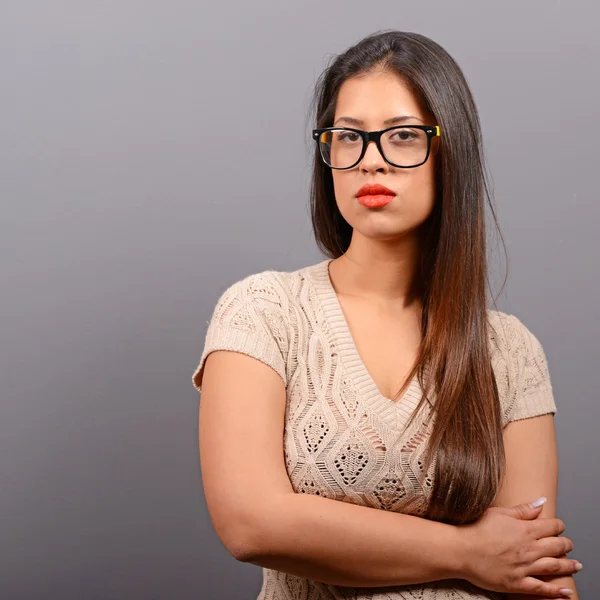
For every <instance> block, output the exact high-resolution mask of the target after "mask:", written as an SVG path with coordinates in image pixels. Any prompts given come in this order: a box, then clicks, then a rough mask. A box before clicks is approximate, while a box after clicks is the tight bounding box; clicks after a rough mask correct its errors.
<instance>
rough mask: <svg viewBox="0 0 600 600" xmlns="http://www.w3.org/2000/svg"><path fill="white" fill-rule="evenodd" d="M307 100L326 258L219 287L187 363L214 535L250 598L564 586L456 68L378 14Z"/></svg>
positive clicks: (531, 391)
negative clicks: (191, 369)
mask: <svg viewBox="0 0 600 600" xmlns="http://www.w3.org/2000/svg"><path fill="white" fill-rule="evenodd" d="M315 103H316V129H315V130H314V131H313V137H314V140H315V142H316V143H315V163H314V177H313V181H312V190H311V197H312V198H311V199H312V220H313V226H314V232H315V236H316V240H317V243H318V245H319V247H320V248H321V249H322V250H323V251H324V253H325V254H326V255H327V256H328V258H327V259H326V260H323V261H321V262H319V263H317V264H314V265H310V266H308V267H304V268H302V269H299V270H297V271H293V272H283V271H272V270H269V271H263V272H261V273H256V274H252V275H249V276H247V277H245V278H244V279H242V280H240V281H238V282H236V283H234V284H233V285H231V286H230V287H229V288H228V289H227V290H226V291H225V292H224V293H223V294H222V295H221V297H220V299H219V301H218V302H217V306H216V308H215V310H214V313H213V317H212V320H211V322H210V325H209V328H208V332H207V335H206V341H205V346H204V350H203V353H202V356H201V359H200V364H199V365H198V367H197V369H196V371H195V373H194V376H193V382H194V386H195V387H196V389H198V390H202V397H201V405H200V419H199V429H200V432H199V434H200V455H201V465H202V474H203V483H204V491H205V495H206V500H207V504H208V508H209V512H210V516H211V519H212V521H213V523H214V526H215V529H216V531H217V534H218V535H219V537H220V539H221V540H222V542H223V543H224V544H225V546H226V547H227V549H228V550H229V551H230V552H231V554H232V555H233V556H235V557H236V558H237V559H239V560H242V561H247V562H251V563H254V564H256V565H260V566H262V567H263V586H262V590H261V592H260V596H259V598H260V600H284V599H285V600H291V599H295V598H303V599H304V598H306V599H310V600H321V599H323V600H324V599H333V598H353V599H359V598H361V599H362V598H379V599H382V598H386V599H388V598H389V599H400V598H420V599H423V600H427V599H433V598H436V599H450V598H453V599H456V598H461V599H462V598H512V599H516V598H521V599H523V598H540V597H543V598H557V597H571V598H576V597H577V596H576V594H575V585H574V581H573V577H572V576H573V574H574V573H575V572H576V571H577V570H578V569H579V568H580V566H578V563H577V561H574V560H570V559H568V558H567V557H566V554H565V553H566V552H569V551H570V550H571V549H572V547H573V545H572V542H571V540H570V539H569V538H567V537H562V536H560V535H559V534H560V533H562V532H563V530H564V523H563V522H562V521H561V520H560V519H556V518H555V511H556V469H557V466H556V440H555V433H554V424H553V415H554V414H555V412H556V406H555V403H554V399H553V394H552V387H551V383H550V378H549V372H548V365H547V362H546V357H545V354H544V351H543V349H542V347H541V345H540V343H539V341H538V340H537V338H536V337H535V336H534V335H533V333H531V332H530V331H529V330H528V329H527V328H526V327H525V325H524V324H523V323H522V322H521V321H520V320H519V319H518V318H517V317H516V316H514V315H508V314H506V313H503V312H500V311H498V310H492V309H490V308H488V305H487V298H486V287H485V283H486V280H487V279H486V278H487V265H486V246H485V239H486V236H485V219H484V217H485V214H484V203H483V198H484V191H485V192H486V194H487V186H486V184H485V177H484V168H483V155H482V146H481V138H480V124H479V120H478V114H477V110H476V107H475V104H474V102H473V98H472V96H471V92H470V90H469V88H468V85H467V83H466V81H465V78H464V75H463V73H462V72H461V70H460V68H459V67H458V65H457V64H456V63H455V62H454V60H453V59H452V58H451V57H450V56H449V55H448V54H447V52H445V51H444V50H443V49H442V48H441V47H440V46H439V45H438V44H436V43H435V42H433V41H432V40H430V39H428V38H427V37H425V36H423V35H419V34H415V33H407V32H399V31H386V32H382V33H377V34H373V35H371V36H369V37H367V38H365V39H364V40H362V41H361V42H359V43H358V44H356V45H355V46H353V47H351V48H350V49H348V50H347V51H346V52H344V53H343V54H341V55H340V56H338V57H336V59H335V60H334V61H333V63H332V64H331V65H330V66H329V67H328V68H327V69H326V71H325V72H324V73H323V75H322V77H321V78H320V80H319V82H318V85H317V90H316V95H315ZM366 132H369V133H366ZM369 136H370V137H369ZM371 142H373V143H371ZM537 496H542V497H546V498H547V501H546V502H545V504H542V505H541V506H537V507H536V508H533V507H531V506H529V505H528V504H527V501H528V500H531V499H533V498H535V497H537ZM541 503H543V498H542V500H541V501H540V502H538V504H541Z"/></svg>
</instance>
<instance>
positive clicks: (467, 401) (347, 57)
mask: <svg viewBox="0 0 600 600" xmlns="http://www.w3.org/2000/svg"><path fill="white" fill-rule="evenodd" d="M382 69H383V70H385V71H388V72H392V73H395V74H397V75H399V76H400V77H401V78H402V79H403V80H405V81H407V82H409V84H410V85H411V86H412V88H413V89H414V90H415V93H417V94H418V95H419V96H420V99H421V101H422V102H423V105H424V106H425V107H426V108H427V110H428V111H429V112H430V113H431V114H433V115H434V117H435V119H436V124H437V125H439V126H440V129H441V132H442V133H441V137H440V138H439V141H440V146H439V148H438V155H439V157H438V160H439V162H438V168H437V171H436V200H435V205H434V209H433V211H432V214H431V216H430V217H429V218H428V219H427V221H426V223H425V224H424V228H423V232H424V236H423V252H422V255H421V261H420V263H421V264H420V272H419V280H420V282H419V288H420V289H421V293H422V303H423V313H422V321H421V329H422V337H423V339H422V344H421V349H420V352H419V357H418V360H417V363H416V365H415V366H414V368H413V370H412V371H411V373H410V374H409V376H408V378H407V380H406V383H405V385H404V387H403V389H402V390H400V392H399V394H401V393H402V392H403V391H404V389H405V388H406V386H407V385H408V383H409V382H410V381H411V379H413V377H414V375H415V374H418V379H419V383H420V384H421V386H422V388H423V398H422V399H421V402H420V403H419V406H418V407H417V410H415V413H414V414H413V416H412V418H411V422H412V419H413V418H414V417H415V416H416V414H417V412H418V411H419V409H420V408H421V407H422V406H423V403H424V402H425V401H429V394H430V392H431V391H432V390H435V394H436V402H435V405H434V410H435V415H436V418H435V422H434V426H433V429H432V432H431V436H430V438H429V443H428V448H427V455H426V465H425V467H424V470H425V471H426V470H427V467H428V466H429V465H430V463H431V460H432V459H433V456H434V455H435V454H436V453H437V464H436V469H435V482H434V487H433V490H432V495H431V501H430V503H429V508H428V512H427V514H426V516H427V517H428V518H431V519H436V520H439V521H445V522H449V523H454V524H463V523H467V522H472V521H475V520H477V519H478V518H479V517H480V516H481V515H482V514H483V512H484V511H485V510H486V509H487V508H489V506H490V505H491V503H492V502H493V500H494V498H495V497H496V494H497V492H498V490H499V488H500V485H501V482H502V477H503V474H504V469H505V456H504V444H503V438H502V421H501V412H500V402H499V397H498V389H497V386H496V380H495V376H494V373H493V370H492V366H491V356H490V351H489V348H488V327H489V326H490V323H489V321H488V311H487V301H486V282H487V277H488V267H487V258H486V227H485V211H484V209H485V205H484V195H485V196H486V197H487V199H488V201H489V205H490V208H491V211H492V215H493V217H494V222H495V223H496V227H497V228H498V220H497V218H496V214H495V211H494V207H493V204H492V202H491V198H490V194H489V190H488V183H487V179H486V173H485V171H486V169H485V162H484V157H483V144H482V138H481V128H480V123H479V116H478V112H477V108H476V106H475V103H474V100H473V96H472V94H471V91H470V89H469V86H468V84H467V82H466V79H465V76H464V74H463V72H462V71H461V69H460V67H459V66H458V65H457V64H456V62H455V61H454V59H453V58H452V57H451V56H450V55H449V54H448V53H447V52H446V51H445V50H444V49H443V48H442V47H441V46H439V45H438V44H437V43H435V42H434V41H432V40H431V39H429V38H427V37H425V36H424V35H421V34H417V33H411V32H403V31H396V30H391V31H390V30H386V31H383V32H376V33H373V34H371V35H369V36H367V37H366V38H364V39H362V40H361V41H360V42H358V43H357V44H355V45H354V46H352V47H350V48H348V49H347V50H346V51H345V52H343V53H342V54H340V55H339V56H336V57H334V59H333V60H332V62H331V64H330V65H329V66H328V67H327V68H326V69H325V71H324V72H323V73H322V74H321V76H320V78H319V80H318V81H317V84H316V88H315V94H314V97H313V100H312V107H313V108H312V112H313V113H315V112H316V114H315V119H314V122H315V127H330V126H332V125H333V117H334V113H335V105H336V100H337V94H338V91H339V88H340V86H341V84H342V83H343V82H344V80H346V79H347V78H349V77H355V76H360V75H364V74H367V73H369V72H372V71H374V70H382ZM315 106H316V111H315ZM310 197H311V216H312V224H313V229H314V234H315V238H316V241H317V244H318V246H319V248H320V249H321V250H322V251H323V252H324V253H325V254H326V255H327V256H328V257H330V258H337V257H339V256H341V255H342V254H343V253H344V252H345V251H346V250H347V249H348V246H349V244H350V239H351V236H352V228H351V226H350V225H349V224H348V223H347V222H346V221H345V220H344V218H343V217H342V215H341V213H340V212H339V210H338V208H337V205H336V201H335V195H334V189H333V179H332V176H331V170H330V168H329V167H327V166H326V165H325V164H324V163H323V162H322V161H321V159H320V157H319V155H318V151H317V149H316V148H315V154H314V166H313V177H312V182H311V189H310ZM498 232H499V233H500V237H502V234H501V232H500V230H499V228H498ZM503 243H504V242H503ZM505 253H506V249H505ZM505 282H506V279H505V281H504V283H505ZM504 283H503V285H504ZM425 365H428V366H430V367H431V371H430V372H431V373H432V374H433V376H432V377H431V378H424V376H423V374H424V369H425ZM424 379H427V380H426V381H424Z"/></svg>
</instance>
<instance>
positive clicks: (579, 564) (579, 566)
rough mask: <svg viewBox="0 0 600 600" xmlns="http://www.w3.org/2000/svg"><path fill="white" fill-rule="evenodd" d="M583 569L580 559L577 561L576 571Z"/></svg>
mask: <svg viewBox="0 0 600 600" xmlns="http://www.w3.org/2000/svg"><path fill="white" fill-rule="evenodd" d="M581 569H583V565H582V564H581V563H580V562H579V561H577V562H576V563H575V570H576V571H581Z"/></svg>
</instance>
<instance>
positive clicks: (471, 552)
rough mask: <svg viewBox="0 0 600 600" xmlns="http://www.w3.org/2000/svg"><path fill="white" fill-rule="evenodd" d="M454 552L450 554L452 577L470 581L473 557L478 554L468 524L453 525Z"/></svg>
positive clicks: (449, 566)
mask: <svg viewBox="0 0 600 600" xmlns="http://www.w3.org/2000/svg"><path fill="white" fill-rule="evenodd" d="M451 527H452V539H453V546H454V552H451V553H450V554H451V555H450V556H449V561H450V562H449V564H448V568H449V570H450V575H449V577H448V578H452V579H466V580H467V581H470V578H471V574H472V566H473V557H474V556H476V553H477V550H476V548H475V540H474V539H473V537H472V536H471V535H470V532H469V528H468V526H465V525H462V526H461V525H451Z"/></svg>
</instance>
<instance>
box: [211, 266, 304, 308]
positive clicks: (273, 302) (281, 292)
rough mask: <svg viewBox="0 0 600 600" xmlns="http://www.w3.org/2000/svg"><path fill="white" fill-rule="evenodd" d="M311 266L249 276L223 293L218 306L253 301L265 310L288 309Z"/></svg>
mask: <svg viewBox="0 0 600 600" xmlns="http://www.w3.org/2000/svg"><path fill="white" fill-rule="evenodd" d="M310 269H311V266H308V267H301V268H299V269H296V270H290V271H284V270H275V269H265V270H263V271H258V272H254V273H250V274H248V275H245V276H244V277H242V278H240V279H238V280H236V281H234V282H233V283H230V284H229V285H228V286H227V287H226V289H225V290H223V291H221V292H220V296H219V297H218V300H217V303H216V308H217V309H219V308H220V307H223V306H226V305H228V304H230V303H234V304H236V305H238V306H239V305H242V304H251V305H253V306H254V307H256V308H259V307H260V308H263V309H265V310H271V311H279V312H283V313H285V312H287V311H288V310H289V307H290V304H292V303H293V301H294V298H295V296H297V290H298V288H299V284H300V283H301V281H302V280H303V278H304V275H305V273H306V271H308V270H310Z"/></svg>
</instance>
